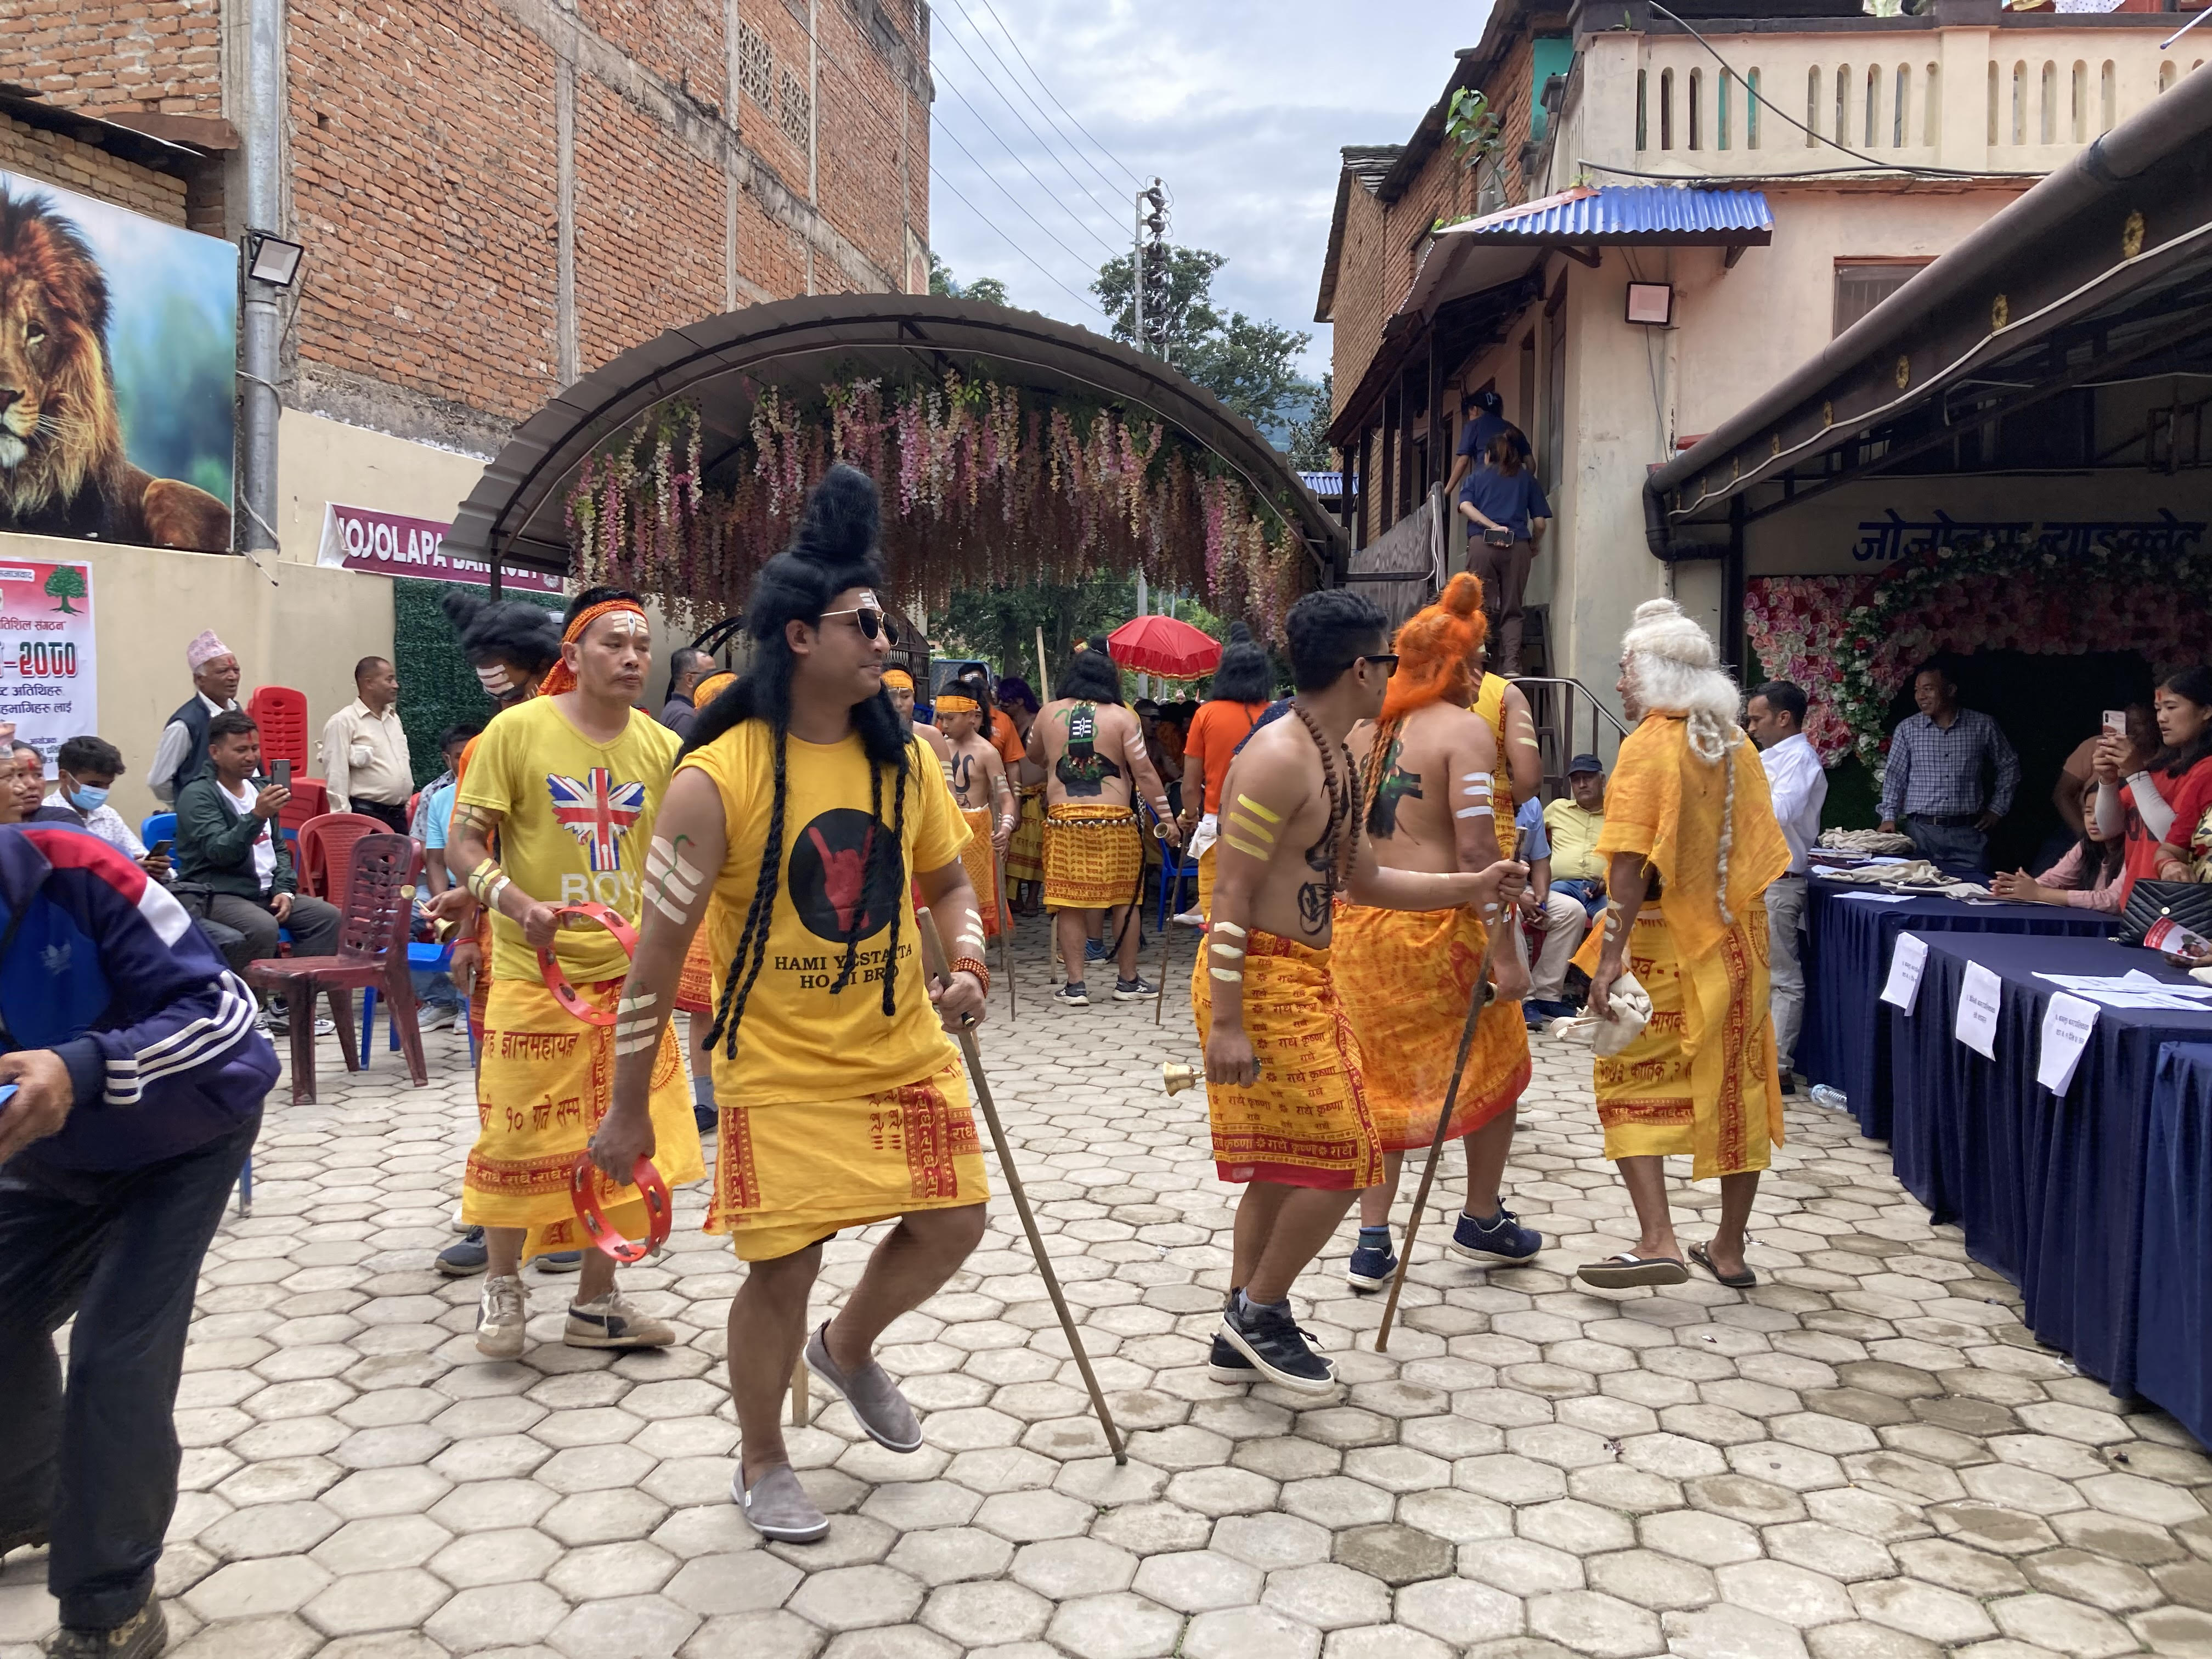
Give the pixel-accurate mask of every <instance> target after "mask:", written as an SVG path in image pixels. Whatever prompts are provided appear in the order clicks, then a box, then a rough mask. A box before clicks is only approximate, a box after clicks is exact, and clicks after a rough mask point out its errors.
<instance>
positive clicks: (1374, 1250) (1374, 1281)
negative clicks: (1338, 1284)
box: [1344, 1244, 1398, 1291]
mask: <svg viewBox="0 0 2212 1659" xmlns="http://www.w3.org/2000/svg"><path fill="white" fill-rule="evenodd" d="M1397 1271H1398V1257H1397V1255H1396V1253H1395V1251H1393V1250H1392V1249H1390V1248H1389V1246H1388V1245H1383V1246H1376V1245H1373V1244H1362V1245H1361V1246H1360V1247H1359V1248H1358V1249H1356V1250H1354V1251H1352V1260H1351V1261H1350V1262H1348V1263H1347V1264H1346V1267H1345V1270H1344V1277H1345V1279H1346V1281H1347V1282H1348V1283H1349V1284H1350V1285H1351V1286H1352V1289H1353V1290H1355V1291H1382V1290H1388V1289H1389V1286H1390V1279H1391V1275H1392V1274H1394V1273H1396V1272H1397Z"/></svg>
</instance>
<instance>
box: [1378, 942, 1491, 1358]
mask: <svg viewBox="0 0 2212 1659" xmlns="http://www.w3.org/2000/svg"><path fill="white" fill-rule="evenodd" d="M1512 920H1513V906H1512V905H1511V904H1510V903H1509V902H1506V901H1505V900H1503V899H1501V900H1499V901H1498V920H1497V921H1495V922H1494V923H1493V924H1492V926H1491V927H1490V929H1489V933H1490V938H1489V939H1488V941H1487V942H1486V944H1485V945H1483V947H1482V965H1481V967H1480V968H1478V969H1476V970H1475V975H1474V997H1473V999H1472V1000H1470V1001H1469V1002H1468V1006H1467V1024H1464V1025H1462V1027H1461V1028H1460V1033H1459V1058H1458V1059H1457V1060H1454V1061H1453V1062H1452V1074H1451V1086H1450V1087H1449V1088H1448V1089H1446V1090H1445V1091H1444V1109H1443V1112H1442V1113H1441V1114H1439V1115H1438V1116H1437V1132H1436V1133H1435V1135H1433V1136H1432V1137H1431V1139H1430V1141H1429V1161H1428V1163H1427V1164H1425V1165H1423V1166H1422V1170H1421V1184H1420V1187H1419V1189H1418V1190H1417V1191H1416V1192H1415V1193H1414V1194H1413V1214H1412V1215H1411V1216H1409V1217H1408V1218H1407V1221H1406V1253H1405V1254H1404V1255H1401V1256H1400V1257H1399V1258H1398V1271H1397V1273H1396V1274H1395V1276H1393V1278H1392V1279H1391V1280H1390V1299H1389V1301H1388V1302H1386V1303H1384V1304H1383V1322H1382V1324H1381V1325H1380V1326H1378V1327H1377V1328H1376V1332H1375V1352H1377V1353H1383V1352H1388V1351H1389V1346H1390V1322H1391V1321H1392V1320H1394V1319H1395V1318H1396V1317H1397V1316H1398V1297H1399V1295H1400V1293H1401V1292H1402V1291H1404V1290H1405V1288H1406V1269H1407V1268H1408V1267H1412V1266H1413V1240H1414V1238H1415V1237H1416V1236H1417V1235H1418V1234H1419V1232H1420V1231H1421V1217H1422V1215H1423V1214H1424V1212H1426V1210H1427V1209H1428V1206H1429V1188H1430V1186H1431V1184H1432V1183H1433V1182H1435V1181H1436V1178H1437V1164H1441V1163H1443V1156H1444V1136H1445V1134H1446V1133H1448V1132H1449V1130H1450V1128H1451V1121H1452V1111H1453V1109H1454V1108H1455V1107H1456V1106H1457V1105H1458V1104H1459V1083H1460V1079H1462V1077H1464V1076H1466V1075H1467V1057H1468V1054H1470V1053H1472V1052H1473V1050H1474V1028H1475V1026H1476V1025H1477V1024H1479V1023H1480V1020H1481V1018H1482V1011H1483V1008H1484V1007H1485V1006H1486V1005H1487V1004H1488V1003H1489V1001H1490V964H1491V962H1492V958H1494V957H1496V956H1497V955H1498V940H1499V939H1502V938H1504V934H1505V929H1506V928H1507V927H1509V926H1510V925H1511V923H1512Z"/></svg>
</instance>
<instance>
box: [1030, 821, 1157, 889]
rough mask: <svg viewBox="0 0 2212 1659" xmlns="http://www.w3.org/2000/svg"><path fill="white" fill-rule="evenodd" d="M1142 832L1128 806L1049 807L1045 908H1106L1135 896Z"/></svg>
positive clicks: (1140, 870)
mask: <svg viewBox="0 0 2212 1659" xmlns="http://www.w3.org/2000/svg"><path fill="white" fill-rule="evenodd" d="M1144 867H1145V838H1144V836H1143V835H1142V834H1141V833H1140V832H1139V829H1138V828H1137V815H1136V813H1135V812H1134V811H1132V810H1131V809H1130V808H1128V807H1127V806H1072V805H1068V804H1067V803H1066V802H1064V801H1063V802H1062V803H1061V804H1060V805H1057V806H1054V807H1052V808H1050V809H1049V810H1048V811H1047V812H1046V814H1045V823H1044V908H1046V909H1047V910H1110V909H1112V908H1114V907H1115V905H1117V904H1127V903H1130V902H1133V901H1134V900H1135V898H1136V896H1137V880H1138V878H1139V876H1140V875H1141V874H1142V873H1143V872H1144Z"/></svg>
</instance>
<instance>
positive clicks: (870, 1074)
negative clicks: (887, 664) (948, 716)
mask: <svg viewBox="0 0 2212 1659" xmlns="http://www.w3.org/2000/svg"><path fill="white" fill-rule="evenodd" d="M785 743H786V745H787V747H786V749H785V751H784V780H785V787H786V794H785V797H784V807H783V852H782V857H781V860H780V864H779V868H778V871H777V878H776V891H775V909H774V912H773V914H772V917H771V920H770V922H769V937H768V954H767V956H766V957H764V958H763V961H762V963H761V970H760V975H759V977H758V978H757V979H755V980H754V981H753V987H752V993H751V994H750V997H748V998H747V1000H746V1002H745V1006H744V1018H743V1020H742V1021H741V1022H740V1024H738V1052H737V1057H736V1058H735V1059H734V1060H733V1059H732V1058H731V1057H730V1056H729V1054H727V1053H726V1044H725V1043H719V1042H718V1043H716V1044H715V1045H714V1095H715V1097H716V1098H717V1099H718V1100H720V1101H721V1102H722V1103H724V1104H726V1105H744V1106H770V1105H776V1104H779V1103H785V1102H805V1101H823V1100H848V1099H852V1098H854V1097H858V1096H861V1095H868V1094H874V1093H876V1092H877V1091H879V1090H884V1089H896V1088H899V1087H902V1085H906V1084H908V1083H914V1082H917V1081H919V1080H920V1079H922V1078H925V1077H927V1076H929V1075H930V1074H931V1073H934V1072H936V1071H938V1070H939V1069H940V1068H942V1067H943V1066H945V1063H946V1062H947V1061H948V1060H953V1059H955V1058H957V1050H956V1049H955V1048H954V1047H953V1044H952V1039H951V1037H949V1036H945V1028H944V1026H943V1025H942V1024H939V1021H938V1018H937V1011H936V1009H935V1008H934V1007H933V1006H932V1004H931V1002H930V1000H929V993H928V990H927V987H926V985H925V983H924V979H923V975H922V966H921V945H920V944H919V943H918V941H917V939H916V934H915V917H914V883H913V877H914V874H915V872H916V871H921V870H940V869H943V868H944V867H945V866H946V865H948V864H955V863H957V862H958V861H959V858H960V849H961V848H963V846H965V845H966V844H967V842H968V835H969V831H968V824H967V821H966V820H965V819H964V818H963V817H961V815H960V809H959V808H958V807H957V806H956V805H953V801H952V792H951V790H950V789H948V788H946V787H945V774H944V771H943V769H941V768H940V767H939V765H938V763H937V759H936V757H935V756H933V755H932V754H931V753H930V752H929V751H928V750H927V749H925V748H923V747H922V745H921V742H920V741H919V740H918V739H915V738H908V744H907V748H908V775H907V780H906V822H905V826H904V828H905V834H904V835H903V836H902V838H901V839H902V847H901V849H900V850H901V853H902V856H901V857H900V858H899V859H897V860H896V861H894V860H891V859H890V858H889V857H887V856H884V854H879V853H872V850H871V849H872V848H876V847H878V846H887V845H888V837H889V836H890V825H891V823H893V822H894V817H895V811H896V799H895V796H896V787H897V785H896V780H895V779H894V778H893V777H892V775H890V772H889V771H888V770H885V771H884V775H883V805H882V807H881V809H880V810H881V816H880V817H870V815H869V805H870V784H869V779H868V771H869V767H868V760H867V754H866V750H864V749H863V748H862V747H861V744H860V736H859V734H858V733H857V732H856V733H854V734H853V735H851V736H848V737H847V738H843V739H842V741H840V742H837V743H832V744H817V743H805V742H802V741H801V740H800V739H799V738H796V737H787V738H785ZM684 766H685V767H696V768H697V769H699V770H700V771H701V772H703V773H704V774H706V775H707V776H708V779H710V780H711V781H713V783H714V787H715V788H716V789H717V790H719V791H720V793H721V797H722V813H723V817H724V818H725V819H726V821H727V823H728V825H729V847H728V851H727V852H726V853H725V854H724V855H723V859H722V867H721V869H720V872H717V874H716V877H715V881H714V902H713V903H712V904H711V905H710V906H709V907H708V911H707V921H706V928H707V952H708V960H709V961H710V962H711V963H712V964H713V967H714V1006H716V1007H717V1008H720V1006H721V999H722V987H723V983H724V981H725V978H726V975H728V973H729V971H730V963H731V958H732V957H734V956H735V955H736V954H737V949H738V939H739V938H740V937H742V936H743V934H744V930H745V913H746V912H747V911H748V910H749V909H750V908H751V906H752V902H753V890H754V885H755V881H756V878H757V877H758V876H759V874H760V867H761V857H762V854H763V851H764V850H765V849H766V848H767V845H768V830H769V815H770V811H771V809H772V808H773V806H774V805H775V733H774V732H772V731H771V730H770V729H769V726H768V723H767V722H766V721H764V720H747V721H745V722H744V723H743V724H742V725H739V726H732V728H731V729H730V730H729V731H727V732H724V733H723V734H722V735H721V736H720V737H719V738H715V739H714V741H713V742H712V743H710V744H707V745H706V746H705V747H704V748H702V749H696V750H693V751H692V752H691V753H690V754H689V755H686V756H685V757H684ZM878 837H883V838H884V839H883V840H882V841H878V839H877V838H878ZM893 915H897V916H898V918H899V930H898V961H897V962H896V964H893V968H892V971H893V972H894V973H895V974H896V979H895V981H894V982H893V990H894V992H895V993H896V1006H897V1012H896V1013H895V1014H894V1015H892V1016H891V1018H889V1019H886V1018H884V1006H883V993H884V985H883V976H884V957H885V956H886V954H887V953H888V951H889V950H890V936H891V926H890V924H891V918H892V916H893ZM856 934H857V936H858V938H859V940H860V951H859V955H858V957H856V959H855V964H854V972H853V977H852V980H851V981H850V982H848V984H847V985H846V987H845V988H844V989H843V990H842V991H840V992H838V993H837V994H836V995H834V996H833V995H831V994H830V991H829V987H830V986H831V985H833V984H834V983H836V978H837V971H838V969H839V968H840V966H841V965H842V963H843V962H844V959H845V945H846V942H847V940H848V939H850V938H852V937H854V935H856ZM945 943H946V948H947V950H948V951H955V950H957V945H956V944H955V942H954V941H952V940H951V939H947V940H946V942H945ZM746 965H747V966H748V967H749V966H750V953H749V954H748V959H747V963H746ZM738 983H739V985H740V986H742V985H743V984H744V980H743V978H742V977H740V979H739V981H738Z"/></svg>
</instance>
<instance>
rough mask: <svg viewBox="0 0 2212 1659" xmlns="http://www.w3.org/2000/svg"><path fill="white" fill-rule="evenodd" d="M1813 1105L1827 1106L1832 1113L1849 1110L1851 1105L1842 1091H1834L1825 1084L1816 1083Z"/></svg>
mask: <svg viewBox="0 0 2212 1659" xmlns="http://www.w3.org/2000/svg"><path fill="white" fill-rule="evenodd" d="M1813 1103H1814V1105H1815V1106H1825V1107H1826V1108H1827V1109H1829V1110H1830V1111H1832V1112H1841V1111H1847V1110H1849V1109H1850V1099H1849V1098H1848V1097H1846V1096H1845V1095H1844V1091H1842V1090H1841V1089H1832V1088H1830V1087H1829V1086H1828V1085H1826V1084H1825V1083H1816V1084H1814V1085H1813Z"/></svg>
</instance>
